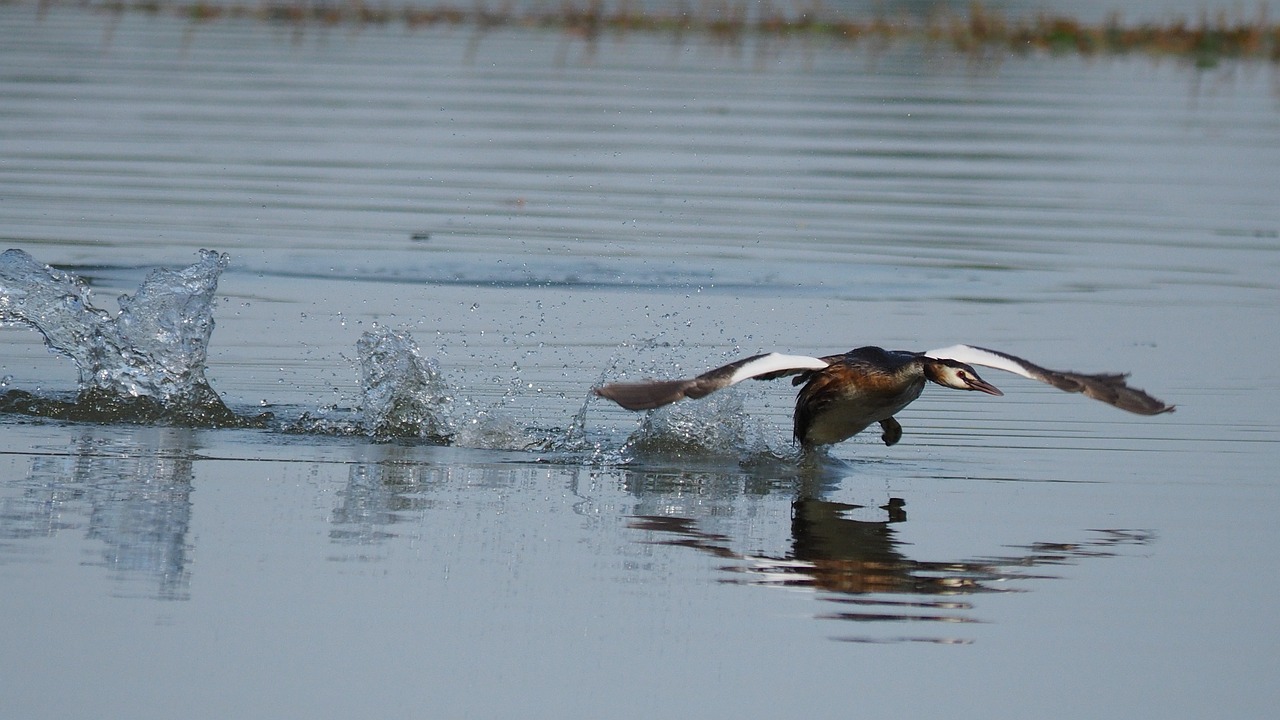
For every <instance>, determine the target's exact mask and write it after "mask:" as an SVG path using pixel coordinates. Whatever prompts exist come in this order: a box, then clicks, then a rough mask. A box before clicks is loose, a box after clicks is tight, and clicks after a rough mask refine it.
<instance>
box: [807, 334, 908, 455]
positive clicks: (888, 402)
mask: <svg viewBox="0 0 1280 720" xmlns="http://www.w3.org/2000/svg"><path fill="white" fill-rule="evenodd" d="M823 359H824V360H826V361H828V363H829V364H828V365H827V367H826V368H824V369H822V370H816V371H809V372H806V373H803V374H801V375H799V376H797V377H796V378H795V380H793V382H794V383H795V384H797V385H798V384H801V383H803V384H804V386H803V387H802V388H801V389H800V393H799V394H798V395H797V396H796V411H795V423H794V426H793V432H794V434H795V438H796V440H797V441H799V442H800V444H802V445H830V444H833V443H838V442H841V441H843V440H847V439H848V438H851V437H853V436H854V435H857V434H858V433H860V432H862V431H863V430H865V429H866V428H867V427H869V426H871V425H872V424H873V423H889V424H888V425H887V426H886V427H885V428H884V429H885V433H886V438H888V437H892V430H891V428H892V427H893V425H896V422H897V421H895V420H893V416H894V415H897V414H898V412H900V411H901V410H902V409H903V408H905V407H906V406H908V405H910V404H911V403H912V402H915V400H916V398H918V397H920V393H921V392H923V391H924V385H925V376H924V369H923V364H922V363H921V362H920V356H919V355H915V354H913V353H902V352H889V351H886V350H882V349H880V348H878V347H865V348H858V349H856V350H851V351H849V352H847V353H845V354H843V355H834V356H831V357H828V358H823ZM896 434H897V435H899V436H900V435H901V428H900V427H899V428H898V430H897V433H896ZM895 441H896V439H895ZM889 444H893V443H889Z"/></svg>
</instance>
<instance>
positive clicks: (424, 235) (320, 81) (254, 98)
mask: <svg viewBox="0 0 1280 720" xmlns="http://www.w3.org/2000/svg"><path fill="white" fill-rule="evenodd" d="M0 37H2V38H3V40H2V41H0V97H2V98H3V100H0V233H3V236H4V246H5V247H15V248H21V249H23V250H25V251H27V252H29V253H30V254H31V255H32V256H34V257H35V258H36V259H37V260H39V261H41V262H45V263H50V264H53V265H55V266H57V267H59V268H62V269H64V270H68V271H70V272H73V273H75V274H76V275H78V276H81V277H83V278H85V279H87V280H88V281H89V282H90V283H91V285H92V288H93V290H94V293H95V297H96V298H97V301H98V303H99V304H100V305H101V306H103V307H107V308H109V309H111V310H114V309H115V307H114V301H113V298H114V297H116V296H117V295H119V294H120V293H132V292H133V291H134V290H135V289H136V288H137V287H138V285H139V283H140V282H142V280H143V278H144V277H146V275H147V273H148V272H150V271H151V270H153V269H155V268H157V267H161V266H164V267H181V266H185V265H189V264H191V263H193V262H195V261H196V260H197V257H198V251H199V249H201V248H212V249H216V250H219V251H222V252H226V253H229V254H230V257H231V264H230V266H229V268H228V269H227V270H226V271H225V273H224V274H223V275H222V277H221V279H220V283H219V287H218V293H217V298H218V299H217V301H216V303H217V304H216V308H215V318H216V321H217V327H216V330H215V331H214V333H213V336H212V342H211V345H210V348H209V358H208V363H207V370H206V374H207V377H208V379H209V382H210V384H211V385H212V386H213V387H214V388H215V389H216V390H217V391H218V392H219V393H220V394H221V395H222V396H223V399H224V400H225V401H226V403H227V404H228V405H229V406H230V407H231V408H232V409H234V410H236V411H237V412H239V413H243V414H245V415H250V414H255V413H259V412H264V411H269V412H271V413H273V415H274V418H275V420H274V421H273V422H272V423H271V424H270V425H269V426H268V427H266V428H263V429H221V430H219V429H191V428H181V427H162V426H161V427H157V426H151V425H146V424H88V423H67V422H58V421H53V420H48V419H41V418H33V417H29V416H21V415H3V416H0V588H2V591H0V628H2V629H3V636H4V638H5V642H4V650H3V652H0V697H3V698H4V700H3V705H4V706H5V708H6V714H11V715H12V716H13V717H23V718H43V717H48V718H90V717H93V718H101V717H130V718H169V717H175V716H180V717H189V718H205V717H208V718H223V717H308V718H327V717H352V716H356V717H372V716H401V717H439V718H455V717H458V718H461V717H475V718H487V717H494V718H497V717H538V718H541V717H546V718H568V717H609V718H614V717H617V718H630V717H649V716H652V715H654V714H677V715H681V716H688V717H701V718H729V717H739V718H740V717H764V716H775V717H778V716H781V717H799V716H811V717H837V716H841V717H844V716H850V715H856V716H859V717H873V718H878V717H907V718H910V717H921V716H925V715H927V714H941V713H946V714H947V715H948V716H950V717H962V718H976V717H1039V718H1077V717H1168V718H1184V717H1185V718H1192V717H1207V716H1214V717H1233V718H1247V717H1268V716H1270V715H1271V714H1272V713H1274V708H1275V707H1276V706H1277V704H1278V703H1280V689H1277V684H1276V683H1275V669H1274V668H1275V660H1274V653H1275V648H1276V647H1277V646H1280V620H1277V617H1276V613H1275V611H1274V605H1275V598H1276V597H1277V596H1280V580H1277V575H1276V573H1275V569H1276V567H1277V562H1278V561H1280V553H1278V552H1277V549H1276V548H1278V547H1280V525H1278V524H1277V523H1276V522H1275V517H1276V512H1277V509H1280V485H1278V483H1277V477H1276V474H1277V472H1276V468H1277V466H1278V463H1280V432H1278V425H1277V421H1276V415H1275V412H1274V408H1275V404H1276V402H1277V399H1278V395H1280V365H1278V364H1277V363H1276V362H1275V358H1276V357H1277V353H1280V332H1278V331H1277V329H1276V328H1277V327H1280V325H1278V324H1277V321H1278V320H1280V202H1277V201H1278V200H1280V190H1278V188H1280V93H1278V92H1277V89H1278V88H1280V82H1278V80H1280V78H1278V77H1277V68H1276V66H1274V65H1267V64H1233V63H1224V64H1221V65H1219V66H1217V67H1215V68H1210V69H1196V68H1195V67H1193V66H1192V65H1191V64H1190V63H1188V62H1183V61H1178V60H1174V59H1170V58H1163V59H1154V58H1149V57H1145V56H1131V57H1113V58H1093V59H1086V58H1079V57H1075V56H1059V57H1043V56H1034V55H1033V56H1026V57H1017V58H1013V57H1008V58H1006V57H985V58H981V59H975V58H971V57H965V56H959V55H955V54H952V53H950V52H947V51H945V50H943V49H940V48H930V47H923V46H920V45H913V44H910V43H906V44H901V45H894V46H891V47H888V48H874V47H870V46H867V45H852V46H849V45H841V44H833V43H830V42H826V41H816V40H809V41H806V40H803V39H800V38H789V39H785V40H778V39H774V40H770V41H762V40H750V39H748V40H747V41H746V42H745V43H743V44H741V45H725V44H716V43H714V42H711V41H709V40H706V39H699V38H694V37H688V38H681V39H676V38H672V37H668V36H662V35H645V34H628V35H623V36H609V35H606V36H602V37H601V38H600V39H599V41H598V42H597V43H595V44H594V45H588V44H586V43H584V42H583V41H582V40H580V39H576V38H572V37H567V36H562V35H560V34H557V33H555V32H550V31H547V32H542V31H533V30H504V31H501V32H490V33H483V34H477V33H475V32H474V31H472V30H469V29H466V28H455V29H434V30H420V31H408V30H406V29H405V28H403V27H396V26H387V27H361V28H344V27H335V28H319V27H304V28H303V29H302V30H301V31H296V30H295V29H293V28H283V27H277V26H272V25H269V24H261V23H256V22H251V21H226V22H218V23H211V24H208V25H201V26H190V25H188V24H186V23H185V22H184V21H182V20H180V19H177V18H174V17H171V16H169V15H164V14H162V15H157V16H150V15H145V14H125V15H122V16H119V17H112V16H107V15H101V14H96V13H93V12H90V11H86V10H82V9H72V8H56V7H55V8H53V9H51V10H50V11H49V12H47V13H46V14H44V15H43V16H41V15H38V14H37V12H36V8H35V7H31V6H23V5H8V6H2V7H0ZM375 327H381V328H390V329H394V330H396V331H400V332H407V333H409V334H411V335H412V337H413V338H414V339H415V340H416V341H417V343H418V345H419V347H420V348H421V350H422V353H423V355H424V356H428V357H431V358H433V359H434V361H435V362H436V364H437V367H438V368H439V371H440V373H441V375H442V377H443V379H444V381H445V382H446V383H447V384H448V387H449V388H450V389H451V391H452V393H453V395H452V400H453V409H452V413H453V414H452V419H453V420H454V421H455V422H456V426H457V429H458V432H457V435H456V436H455V442H454V443H453V444H451V445H440V444H435V443H431V442H426V441H408V440H397V441H388V440H385V439H376V438H371V437H368V436H366V435H364V434H361V433H360V432H342V431H335V430H334V428H335V427H337V428H344V427H345V428H349V427H351V426H350V425H344V424H343V423H348V422H349V420H350V418H351V417H352V416H353V415H355V414H358V409H359V404H360V398H361V384H360V383H361V380H360V371H359V368H358V367H357V354H356V342H357V340H358V339H359V338H360V336H361V334H362V333H364V332H366V331H369V330H371V329H374V328H375ZM0 340H2V342H0V375H3V376H4V380H3V383H4V385H5V387H6V388H16V389H22V390H25V391H28V392H32V393H36V394H58V393H62V394H66V393H71V392H74V390H75V387H76V369H75V367H74V366H73V365H72V363H71V362H70V361H69V360H67V359H65V358H61V357H58V356H54V355H51V354H50V353H49V352H48V351H47V350H46V349H45V348H44V346H43V343H42V340H41V337H40V336H39V335H38V334H37V333H35V332H32V331H30V330H28V329H25V328H20V327H10V328H6V329H3V330H0ZM954 342H968V343H974V344H979V345H983V346H988V347H994V348H999V349H1004V350H1007V351H1009V352H1012V353H1015V354H1018V355H1021V356H1024V357H1027V358H1030V359H1032V360H1035V361H1036V362H1039V363H1041V364H1043V365H1047V366H1049V367H1055V368H1071V369H1077V370H1081V371H1094V372H1097V371H1131V372H1132V373H1133V374H1132V376H1131V382H1132V383H1133V384H1134V385H1136V386H1138V387H1142V388H1145V389H1147V390H1149V391H1151V392H1152V393H1153V394H1155V395H1157V396H1158V397H1160V398H1162V399H1164V400H1167V401H1169V402H1172V403H1175V404H1177V406H1178V409H1177V412H1176V413H1174V414H1172V415H1162V416H1158V417H1139V416H1135V415H1128V414H1125V413H1121V412H1119V411H1117V410H1114V409H1112V408H1109V407H1106V406H1104V405H1102V404H1101V403H1095V402H1092V401H1089V400H1086V399H1083V398H1081V397H1079V396H1073V395H1067V394H1064V393H1059V392H1058V391H1056V390H1054V389H1052V388H1049V387H1047V386H1043V385H1040V384H1037V383H1033V382H1030V381H1024V380H1022V379H1020V378H1016V377H1013V376H1011V375H1007V374H1004V373H1000V372H997V371H990V372H988V373H985V374H984V375H985V377H986V378H987V379H988V380H991V381H992V382H994V383H995V384H996V385H998V386H1000V387H1001V388H1002V389H1003V390H1004V391H1005V396H1004V397H1002V398H993V397H988V396H981V397H974V396H973V394H969V393H955V392H950V391H948V390H945V389H943V388H938V387H932V388H930V389H928V390H927V391H926V392H925V394H924V396H923V397H922V398H921V399H920V400H919V401H917V402H916V403H915V404H913V405H912V406H911V407H910V408H908V409H907V410H905V411H904V412H903V413H902V414H900V415H899V419H900V420H901V421H902V424H903V425H904V427H905V430H906V434H905V436H904V438H903V440H902V442H901V443H900V444H898V445H896V446H894V447H890V448H886V447H885V446H883V445H882V444H880V443H879V440H878V434H876V433H867V434H866V435H863V436H858V437H857V438H854V439H853V440H851V441H849V442H846V443H844V444H842V445H838V446H836V447H834V448H833V449H832V450H831V452H830V456H829V457H828V458H826V459H825V460H823V461H821V462H819V463H816V464H812V463H804V462H801V461H800V460H799V459H798V458H797V456H796V452H795V449H794V448H793V447H792V445H791V441H790V411H791V407H792V403H793V398H794V395H793V389H792V388H791V386H790V385H789V384H787V383H785V382H778V383H750V385H752V387H739V388H735V389H734V390H732V391H729V392H726V393H721V394H717V395H716V396H712V397H710V398H707V399H706V400H704V401H700V402H688V403H683V404H678V405H676V406H672V407H671V408H670V409H668V410H663V411H658V412H655V413H653V414H652V415H645V414H639V415H637V414H632V413H628V412H626V411H623V410H621V409H619V408H616V407H613V406H610V405H607V404H605V403H604V402H601V401H589V400H588V398H589V397H590V395H589V389H590V388H591V387H592V386H593V385H595V384H598V383H600V382H602V381H605V380H612V379H621V378H638V377H647V376H673V377H674V376H681V375H686V374H690V373H695V372H700V371H701V370H702V369H705V368H708V367H714V366H716V365H719V364H721V363H723V362H726V361H728V360H730V359H733V358H737V357H741V356H745V355H748V354H753V353H756V352H761V351H766V350H782V351H787V352H793V353H800V354H816V355H822V354H829V353H834V352H840V351H844V350H847V349H849V348H852V347H856V346H860V345H883V346H885V347H890V348H899V349H909V350H925V349H928V348H932V347H940V346H944V345H949V344H952V343H954Z"/></svg>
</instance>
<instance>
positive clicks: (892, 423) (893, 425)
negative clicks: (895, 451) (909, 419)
mask: <svg viewBox="0 0 1280 720" xmlns="http://www.w3.org/2000/svg"><path fill="white" fill-rule="evenodd" d="M880 427H881V428H883V429H884V432H883V433H882V434H881V435H880V439H881V440H884V444H885V445H889V446H893V445H896V444H897V443H898V441H899V440H901V439H902V426H901V425H899V424H898V421H897V420H894V419H893V418H891V417H889V418H885V419H884V420H881V421H880Z"/></svg>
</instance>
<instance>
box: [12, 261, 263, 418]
mask: <svg viewBox="0 0 1280 720" xmlns="http://www.w3.org/2000/svg"><path fill="white" fill-rule="evenodd" d="M228 262H229V258H228V256H227V255H225V254H222V253H217V252H213V251H211V250H201V251H200V261H199V262H197V263H196V264H194V265H191V266H190V267H187V268H183V269H181V270H170V269H160V270H156V271H154V272H152V273H151V274H150V275H149V276H147V279H146V280H145V281H144V282H143V283H142V286H141V287H139V288H138V292H137V293H135V294H134V295H132V296H130V295H122V296H120V299H119V304H120V312H119V313H117V314H116V315H115V316H112V315H111V314H110V313H108V312H107V311H105V310H102V309H100V308H97V307H95V306H94V304H93V298H92V293H91V291H90V289H89V287H88V285H87V284H86V283H85V282H84V281H83V280H82V279H80V278H78V277H76V276H75V275H73V274H71V273H68V272H64V271H62V270H58V269H56V268H53V267H50V266H48V265H44V264H41V263H38V262H36V261H35V260H34V259H33V258H32V257H31V256H30V255H28V254H27V253H26V252H23V251H22V250H8V251H6V252H4V253H3V254H0V324H22V325H27V326H29V327H32V328H34V329H35V330H37V331H39V332H40V334H41V335H43V336H44V339H45V344H46V345H47V346H48V347H49V349H50V350H51V351H53V352H55V353H58V354H60V355H65V356H67V357H69V358H71V359H72V360H73V361H74V362H75V364H76V369H77V370H78V371H79V388H78V394H77V396H76V398H75V400H74V401H65V400H58V399H53V398H42V397H38V396H35V395H32V394H30V393H27V392H23V391H21V390H11V391H9V392H7V393H5V394H4V395H3V396H0V410H4V411H7V412H21V413H26V414H32V415H41V416H46V417H54V418H60V419H69V420H83V421H91V422H155V421H163V422H173V423H177V424H185V425H201V426H227V425H237V426H244V425H254V424H258V423H260V422H261V421H262V420H263V419H264V418H254V419H245V418H241V417H239V416H237V415H236V414H235V413H233V412H231V410H229V409H228V408H227V406H226V405H225V404H223V402H222V399H221V398H219V397H218V394H217V393H216V392H214V390H213V388H211V387H210V386H209V383H208V382H207V381H206V380H205V376H204V369H205V360H206V358H207V354H208V346H209V337H210V335H211V334H212V333H213V327H214V321H213V293H214V291H215V290H217V287H218V277H219V276H220V275H221V274H222V271H223V270H224V269H226V267H227V264H228Z"/></svg>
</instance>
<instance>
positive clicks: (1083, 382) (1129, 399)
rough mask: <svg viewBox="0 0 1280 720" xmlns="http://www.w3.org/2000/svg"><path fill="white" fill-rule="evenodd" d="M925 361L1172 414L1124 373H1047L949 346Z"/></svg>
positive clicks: (995, 353) (994, 353) (1003, 356)
mask: <svg viewBox="0 0 1280 720" xmlns="http://www.w3.org/2000/svg"><path fill="white" fill-rule="evenodd" d="M924 354H925V355H926V356H928V357H934V358H950V359H952V360H959V361H960V362H963V363H968V364H970V365H981V366H983V367H990V368H996V369H997V370H1004V371H1007V372H1011V373H1014V374H1016V375H1021V376H1023V377H1025V378H1030V379H1032V380H1039V381H1040V382H1042V383H1048V384H1049V385H1052V386H1054V387H1056V388H1058V389H1059V390H1065V391H1066V392H1075V393H1083V394H1084V396H1085V397H1091V398H1093V399H1094V400H1101V401H1102V402H1104V403H1107V404H1108V405H1112V406H1115V407H1118V408H1120V409H1121V410H1128V411H1129V412H1131V413H1137V414H1139V415H1159V414H1160V413H1167V412H1173V409H1174V408H1173V406H1172V405H1169V404H1166V403H1165V402H1164V401H1163V400H1158V399H1156V398H1154V397H1152V396H1150V395H1148V394H1147V393H1145V392H1143V391H1142V390H1139V389H1138V388H1133V387H1129V385H1128V383H1126V382H1125V378H1127V377H1128V374H1127V373H1099V374H1087V373H1077V372H1070V371H1063V370H1050V369H1049V368H1046V367H1041V366H1039V365H1036V364H1035V363H1033V362H1031V361H1029V360H1024V359H1022V358H1020V357H1016V356H1014V355H1010V354H1008V353H1004V352H1000V351H999V350H990V349H988V348H980V347H975V346H972V345H952V346H951V347H946V348H942V349H940V350H930V351H928V352H926V353H924Z"/></svg>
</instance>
